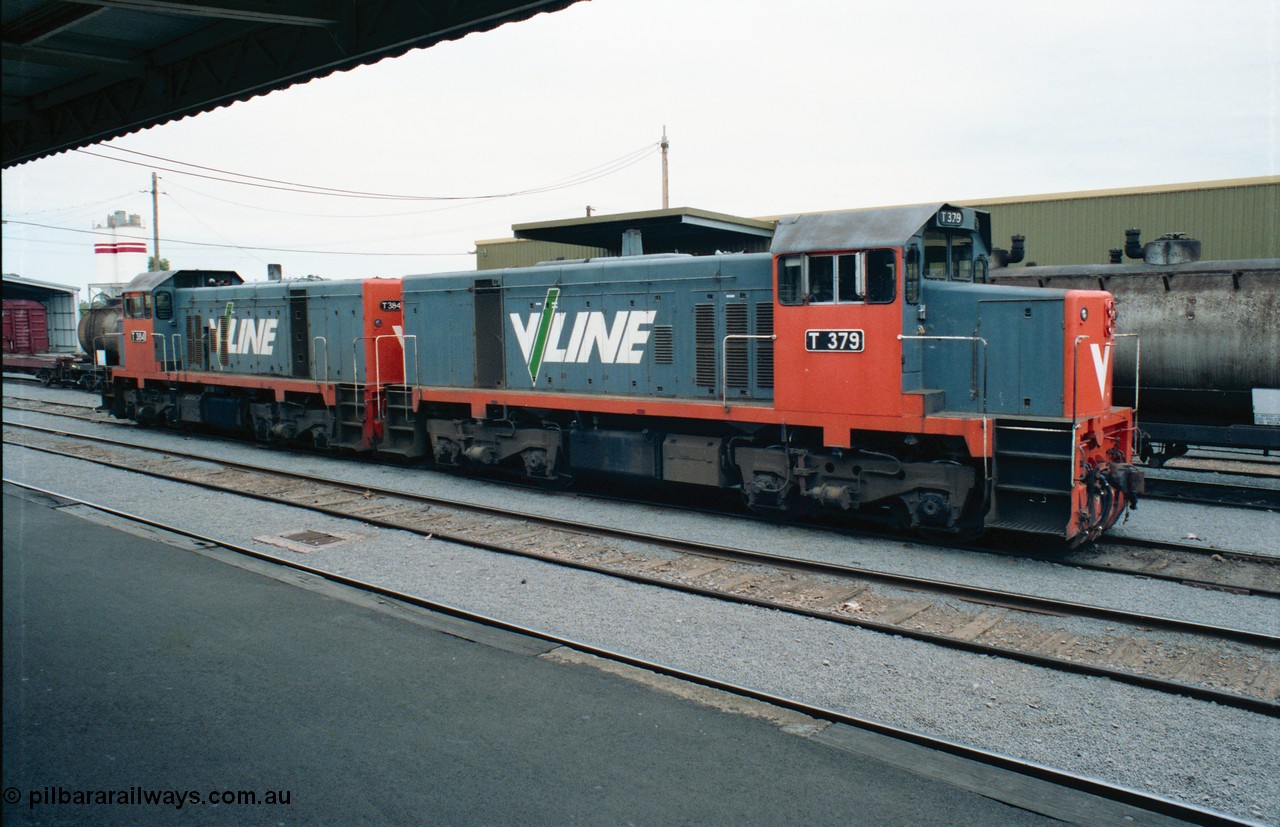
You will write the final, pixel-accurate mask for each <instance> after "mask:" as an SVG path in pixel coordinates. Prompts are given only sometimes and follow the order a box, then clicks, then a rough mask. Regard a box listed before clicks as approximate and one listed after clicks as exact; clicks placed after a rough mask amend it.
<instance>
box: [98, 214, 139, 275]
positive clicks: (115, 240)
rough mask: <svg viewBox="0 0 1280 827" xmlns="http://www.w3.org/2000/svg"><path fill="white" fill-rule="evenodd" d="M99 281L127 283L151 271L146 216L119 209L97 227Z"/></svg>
mask: <svg viewBox="0 0 1280 827" xmlns="http://www.w3.org/2000/svg"><path fill="white" fill-rule="evenodd" d="M93 232H94V239H93V258H94V260H95V262H96V267H95V270H96V272H97V280H98V281H102V282H127V281H129V280H130V279H132V278H133V277H134V276H136V275H138V274H139V273H145V272H146V270H147V234H146V232H147V231H146V228H145V227H143V226H142V216H140V215H138V214H136V213H134V214H132V215H126V214H125V212H124V210H117V211H116V212H114V213H112V214H111V215H109V216H107V220H106V221H105V222H104V223H101V224H97V225H95V226H94V228H93Z"/></svg>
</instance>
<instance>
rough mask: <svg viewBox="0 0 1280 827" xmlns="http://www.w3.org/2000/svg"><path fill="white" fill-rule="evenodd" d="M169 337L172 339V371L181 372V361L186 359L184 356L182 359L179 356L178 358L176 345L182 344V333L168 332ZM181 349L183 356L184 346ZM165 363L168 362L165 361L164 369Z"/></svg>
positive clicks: (166, 368)
mask: <svg viewBox="0 0 1280 827" xmlns="http://www.w3.org/2000/svg"><path fill="white" fill-rule="evenodd" d="M169 338H170V339H172V340H173V372H174V373H182V372H183V363H184V362H185V361H186V359H185V358H183V359H179V358H178V345H180V344H182V334H181V333H170V334H169ZM183 350H184V353H183V356H184V357H185V355H186V353H185V350H186V349H185V348H184V349H183ZM167 364H168V363H167V362H166V367H165V370H166V371H168V366H167Z"/></svg>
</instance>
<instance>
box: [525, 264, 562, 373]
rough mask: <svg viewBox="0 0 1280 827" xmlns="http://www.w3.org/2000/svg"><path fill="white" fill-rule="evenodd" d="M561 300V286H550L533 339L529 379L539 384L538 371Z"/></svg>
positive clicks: (540, 367)
mask: <svg viewBox="0 0 1280 827" xmlns="http://www.w3.org/2000/svg"><path fill="white" fill-rule="evenodd" d="M559 301H560V288H559V287H548V288H547V300H546V302H545V303H543V305H542V318H540V319H539V320H538V335H537V336H535V337H534V339H533V353H532V354H531V358H530V359H529V381H531V382H532V383H533V385H534V387H537V385H538V372H539V371H540V370H541V369H542V354H543V352H544V351H546V349H547V337H548V334H549V333H550V332H551V319H552V318H553V317H554V316H555V312H556V303H557V302H559Z"/></svg>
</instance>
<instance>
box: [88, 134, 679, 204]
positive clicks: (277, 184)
mask: <svg viewBox="0 0 1280 827" xmlns="http://www.w3.org/2000/svg"><path fill="white" fill-rule="evenodd" d="M104 148H105V149H110V150H114V151H116V152H127V153H129V154H131V155H138V156H141V157H144V158H151V159H154V160H158V161H163V162H164V163H166V164H177V165H178V166H183V167H190V168H191V169H197V170H204V172H192V171H190V170H187V169H174V168H172V167H161V166H157V165H155V164H148V163H143V162H141V161H130V160H128V159H127V158H116V157H113V156H111V155H103V154H101V153H98V152H90V151H89V150H87V149H78V150H76V151H77V152H79V153H81V154H84V155H92V156H93V157H95V158H103V159H106V160H109V161H116V162H118V163H122V164H132V165H134V166H141V167H147V168H148V169H160V170H163V171H165V172H172V173H175V174H178V175H189V176H192V177H194V178H205V179H208V180H211V181H222V182H223V183H228V184H239V185H240V186H246V187H258V188H261V189H270V190H279V191H282V192H296V193H301V194H304V195H326V196H331V197H336V198H360V199H369V200H378V201H487V200H493V199H497V198H513V197H516V196H521V195H534V194H537V193H543V192H554V191H556V190H561V189H567V188H569V187H574V186H577V185H579V184H585V183H587V182H589V181H594V180H596V179H598V178H603V177H605V176H607V175H612V174H614V173H615V172H621V171H622V170H624V169H626V168H627V167H629V166H632V165H634V164H637V163H639V162H640V161H642V160H644V159H645V158H646V157H648V156H649V155H651V154H653V153H655V152H657V151H658V149H659V145H658V144H656V143H653V144H646V145H645V146H643V147H641V148H640V149H637V150H634V151H633V152H629V153H627V154H626V155H622V156H620V157H618V158H615V159H613V160H612V161H606V162H605V163H603V164H597V165H596V166H594V167H590V168H588V169H585V170H582V171H580V172H576V173H573V174H572V175H569V176H566V177H564V178H560V179H558V180H556V181H553V182H551V183H549V184H543V185H541V186H537V187H530V188H528V189H523V190H513V191H510V192H501V193H489V194H486V195H402V194H395V193H379V192H363V191H360V190H346V189H339V188H336V187H325V186H319V185H315V184H300V183H297V182H292V181H282V180H278V179H274V178H264V177H261V176H257V175H247V174H244V173H239V172H232V171H229V170H224V169H218V168H217V167H207V166H203V165H201V164H193V163H190V162H188V161H178V160H174V159H172V158H164V157H161V156H159V155H150V154H148V153H145V152H137V151H135V150H132V149H122V148H120V147H104ZM208 173H217V174H208ZM226 176H234V177H226ZM241 179H244V180H241Z"/></svg>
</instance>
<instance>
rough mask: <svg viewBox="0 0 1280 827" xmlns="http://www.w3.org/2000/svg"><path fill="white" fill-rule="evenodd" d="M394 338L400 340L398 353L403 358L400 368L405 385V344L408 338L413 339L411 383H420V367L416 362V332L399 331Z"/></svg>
mask: <svg viewBox="0 0 1280 827" xmlns="http://www.w3.org/2000/svg"><path fill="white" fill-rule="evenodd" d="M396 338H398V339H399V340H400V355H401V358H402V360H403V364H402V365H401V370H402V371H404V383H405V385H408V384H409V350H408V348H406V347H405V344H406V343H407V342H408V341H409V340H410V339H412V340H413V384H414V385H420V384H422V382H421V378H420V377H419V375H418V374H419V373H420V371H421V368H420V366H419V363H418V334H416V333H399V334H397V335H396Z"/></svg>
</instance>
